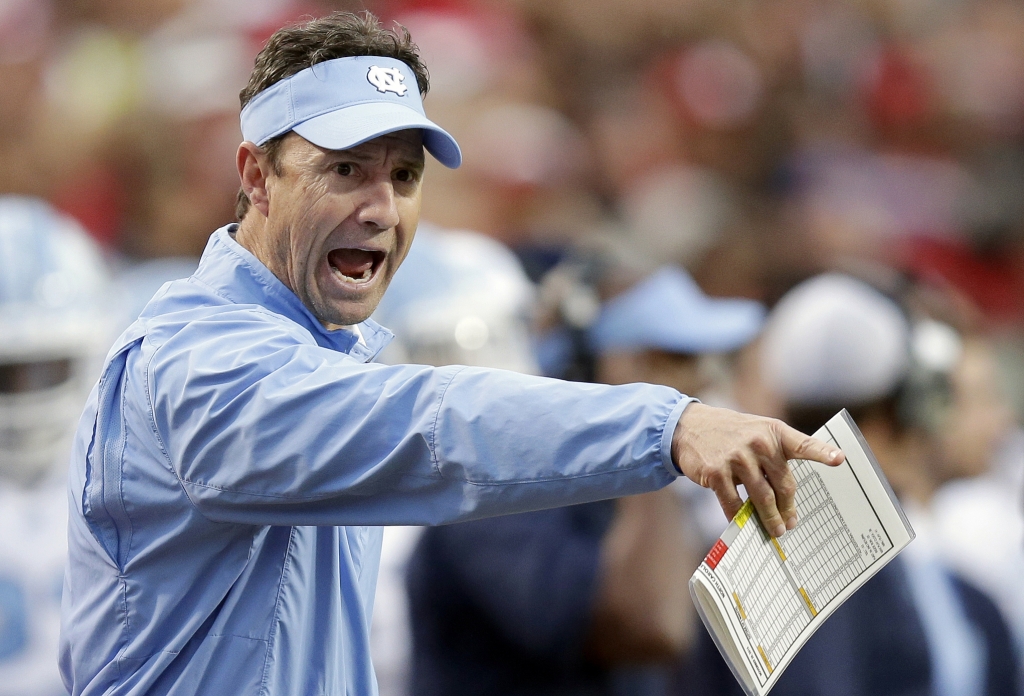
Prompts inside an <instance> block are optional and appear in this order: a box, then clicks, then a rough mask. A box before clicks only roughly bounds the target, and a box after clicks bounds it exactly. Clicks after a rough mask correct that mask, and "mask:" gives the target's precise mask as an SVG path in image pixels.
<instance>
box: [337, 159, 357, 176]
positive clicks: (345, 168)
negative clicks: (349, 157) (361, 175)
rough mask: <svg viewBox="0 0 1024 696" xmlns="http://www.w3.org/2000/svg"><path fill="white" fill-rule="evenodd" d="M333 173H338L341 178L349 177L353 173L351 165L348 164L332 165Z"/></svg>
mask: <svg viewBox="0 0 1024 696" xmlns="http://www.w3.org/2000/svg"><path fill="white" fill-rule="evenodd" d="M334 171H336V172H338V174H339V175H341V176H351V175H352V173H353V169H352V165H351V164H349V163H348V162H340V163H338V164H336V165H334Z"/></svg>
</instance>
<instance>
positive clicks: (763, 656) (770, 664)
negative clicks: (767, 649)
mask: <svg viewBox="0 0 1024 696" xmlns="http://www.w3.org/2000/svg"><path fill="white" fill-rule="evenodd" d="M757 651H758V652H759V653H761V659H762V660H764V666H765V667H767V668H768V674H771V673H772V672H774V671H775V670H774V669H772V663H771V662H769V661H768V656H767V655H765V654H764V648H762V647H761V646H760V645H759V646H757Z"/></svg>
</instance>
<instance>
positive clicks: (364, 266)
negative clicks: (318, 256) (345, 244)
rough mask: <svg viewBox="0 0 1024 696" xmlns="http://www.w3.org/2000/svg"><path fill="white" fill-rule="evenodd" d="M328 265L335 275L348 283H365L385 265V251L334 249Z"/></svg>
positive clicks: (330, 253) (330, 254) (329, 256)
mask: <svg viewBox="0 0 1024 696" xmlns="http://www.w3.org/2000/svg"><path fill="white" fill-rule="evenodd" d="M327 263H328V264H330V266H331V270H332V271H334V274H335V275H337V276H339V277H340V278H341V279H342V280H344V281H345V282H346V283H365V282H367V281H369V280H370V279H371V278H373V275H374V274H375V273H376V272H377V269H378V268H380V265H381V264H382V263H384V252H383V251H370V250H367V249H333V250H332V251H330V252H328V254H327Z"/></svg>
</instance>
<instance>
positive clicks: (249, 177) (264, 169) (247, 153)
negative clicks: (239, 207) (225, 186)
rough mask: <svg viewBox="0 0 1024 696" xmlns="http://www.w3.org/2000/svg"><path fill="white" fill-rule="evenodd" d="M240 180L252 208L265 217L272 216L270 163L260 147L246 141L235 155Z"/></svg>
mask: <svg viewBox="0 0 1024 696" xmlns="http://www.w3.org/2000/svg"><path fill="white" fill-rule="evenodd" d="M235 165H236V166H237V168H238V178H239V179H241V181H242V191H244V192H245V195H246V196H248V197H249V202H250V203H251V204H252V207H253V208H255V209H256V210H258V211H260V213H262V214H263V217H267V216H268V215H269V214H270V196H269V195H268V193H267V175H268V174H270V161H269V160H268V159H267V156H266V153H264V152H263V150H261V149H260V148H259V146H257V145H254V144H253V143H251V142H249V141H248V140H246V141H245V142H243V143H242V144H241V145H239V146H238V153H237V154H236V155H235Z"/></svg>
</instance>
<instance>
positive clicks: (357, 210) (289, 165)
mask: <svg viewBox="0 0 1024 696" xmlns="http://www.w3.org/2000/svg"><path fill="white" fill-rule="evenodd" d="M278 162H279V166H278V168H277V172H276V173H274V172H272V173H270V174H269V175H268V177H267V184H266V186H267V199H268V204H269V207H268V215H267V224H266V228H265V230H264V231H263V232H264V239H263V240H262V241H263V244H262V245H261V246H264V250H265V254H264V255H265V256H267V257H269V258H261V260H263V261H264V262H265V263H267V265H268V267H269V268H270V270H271V271H272V272H273V273H274V274H275V275H276V276H277V277H278V278H280V279H281V280H282V282H284V283H285V284H286V285H287V286H288V287H289V288H291V289H292V291H293V292H295V294H296V295H298V297H299V299H300V300H302V302H303V304H305V305H306V307H307V308H309V310H310V311H311V312H312V313H313V314H314V316H316V317H317V319H319V320H320V322H321V323H322V324H324V326H326V327H328V328H336V327H338V326H344V325H350V324H356V323H359V322H361V321H363V320H365V319H366V318H367V317H369V316H370V314H372V313H373V310H375V309H376V308H377V304H378V303H379V302H380V299H381V297H382V296H383V295H384V291H385V290H386V289H387V287H388V284H389V283H390V282H391V278H392V277H393V276H394V274H395V271H396V270H397V269H398V266H399V264H401V263H402V261H403V260H404V259H405V255H406V254H407V253H408V251H409V245H410V244H411V243H412V238H413V235H414V234H415V232H416V225H417V223H418V222H419V213H420V198H421V188H420V187H421V182H422V179H423V145H422V136H421V133H420V131H419V130H405V131H398V132H396V133H391V134H388V135H383V136H381V137H379V138H375V139H373V140H371V141H369V142H366V143H363V144H362V145H358V146H356V147H353V148H351V149H349V150H325V149H323V148H320V147H317V146H316V145H313V144H312V143H310V142H309V141H307V140H305V139H303V138H301V137H299V136H298V135H296V134H294V133H291V134H289V135H288V136H287V138H285V140H284V142H283V143H282V144H281V149H280V152H279V160H278ZM261 256H263V255H261Z"/></svg>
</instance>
